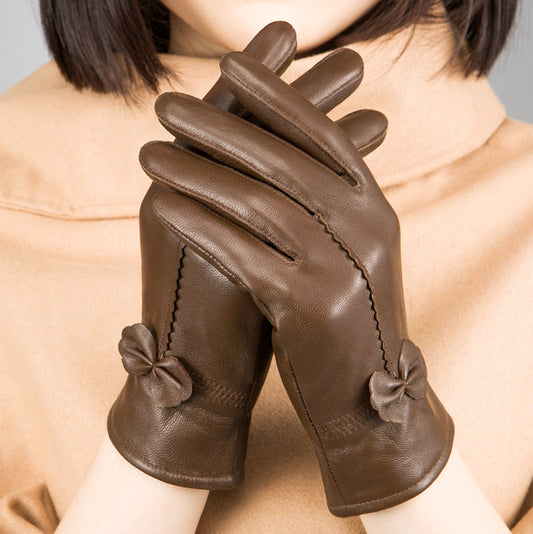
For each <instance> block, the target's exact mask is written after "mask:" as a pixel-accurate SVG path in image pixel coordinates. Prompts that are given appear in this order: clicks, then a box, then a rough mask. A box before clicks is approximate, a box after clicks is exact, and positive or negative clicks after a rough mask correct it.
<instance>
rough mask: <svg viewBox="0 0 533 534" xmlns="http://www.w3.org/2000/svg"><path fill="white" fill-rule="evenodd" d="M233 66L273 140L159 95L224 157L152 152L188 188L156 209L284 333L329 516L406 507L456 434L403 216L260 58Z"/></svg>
mask: <svg viewBox="0 0 533 534" xmlns="http://www.w3.org/2000/svg"><path fill="white" fill-rule="evenodd" d="M220 66H221V71H222V76H223V79H224V81H225V82H226V83H227V85H228V87H229V88H230V89H231V91H232V92H233V93H234V94H235V95H236V96H237V98H238V99H239V101H240V102H241V103H242V104H243V105H244V106H245V107H246V108H247V109H248V110H249V112H251V113H252V114H254V115H255V116H256V117H258V118H259V119H260V120H261V121H263V122H264V123H265V124H266V125H268V127H269V128H270V130H271V132H272V133H268V132H265V130H264V129H260V128H257V127H256V126H254V125H252V124H250V123H248V122H245V121H243V120H241V119H239V118H238V117H235V116H233V115H230V114H229V113H226V112H224V111H221V110H218V109H216V108H214V107H212V106H209V105H208V104H206V103H205V102H201V101H200V100H198V99H195V98H193V97H191V96H188V95H184V94H180V93H174V94H165V95H163V96H161V97H160V99H159V101H158V107H160V108H163V109H165V110H167V114H166V121H165V124H166V125H167V127H168V128H169V130H170V131H171V132H172V133H173V134H174V135H176V136H177V137H178V138H179V139H182V140H185V141H186V142H188V143H190V144H191V145H193V146H194V147H196V148H197V149H199V150H201V151H204V152H206V153H207V154H209V155H210V157H212V158H214V159H215V160H217V162H213V161H209V160H207V159H205V158H202V157H200V156H198V155H197V154H196V153H194V152H192V151H190V150H186V149H183V148H180V147H177V146H172V145H170V144H166V143H152V144H149V145H148V146H145V147H144V149H143V150H142V159H143V161H144V165H145V169H146V170H147V172H148V173H149V174H150V175H151V176H152V177H153V178H154V179H156V180H158V181H162V182H164V183H166V184H172V187H173V188H174V189H175V190H176V192H171V191H168V192H163V193H162V194H160V195H158V196H157V197H156V198H155V199H154V209H155V211H156V214H157V216H158V217H159V218H160V219H161V221H162V222H163V223H164V224H165V225H166V226H167V227H168V228H169V229H171V230H172V231H173V232H174V233H175V234H176V235H178V236H180V237H181V238H183V240H184V241H185V242H187V243H188V244H189V245H190V246H191V248H193V249H194V250H195V251H196V252H197V253H198V254H199V255H201V256H202V257H204V258H205V259H206V261H209V262H211V263H212V264H213V265H214V266H216V267H217V268H218V269H219V270H220V271H221V272H222V273H224V274H225V275H226V276H228V278H231V279H232V280H233V281H234V282H235V283H236V284H237V285H239V286H240V287H241V288H242V289H245V290H246V291H249V293H250V294H251V295H252V297H253V300H254V302H255V303H256V305H257V307H258V308H259V309H260V310H261V312H262V313H263V314H264V315H265V317H267V318H268V320H269V322H270V323H271V325H272V327H273V331H272V339H273V345H274V352H275V354H276V360H277V364H278V368H279V371H280V374H281V377H282V379H283V382H284V385H285V388H286V390H287V392H288V394H289V397H290V399H291V401H292V403H293V405H294V407H295V409H296V411H297V413H298V415H299V417H300V419H301V421H302V423H303V425H304V427H305V429H306V430H307V432H308V434H309V436H310V438H311V440H312V442H313V444H314V447H315V450H316V454H317V457H318V461H319V464H320V468H321V472H322V477H323V482H324V486H325V489H326V494H327V499H328V505H329V508H330V510H331V511H332V512H333V513H334V514H335V515H339V516H348V515H357V514H361V513H367V512H373V511H376V510H380V509H383V508H387V507H390V506H393V505H396V504H399V503H401V502H403V501H406V500H408V499H409V498H411V497H413V496H415V495H417V494H418V493H420V492H422V491H423V490H424V489H425V488H427V487H428V486H429V485H430V484H431V482H432V481H433V480H434V479H435V478H436V477H437V476H438V475H439V473H440V472H441V470H442V469H443V467H444V465H445V464H446V461H447V459H448V457H449V454H450V451H451V447H452V441H453V423H452V420H451V418H450V417H449V415H448V414H447V412H446V410H445V409H444V407H443V406H442V404H441V403H440V402H439V400H438V398H437V397H436V395H435V393H434V392H433V390H432V389H431V387H430V386H429V384H428V382H427V377H426V367H425V364H424V359H423V357H422V354H421V352H420V350H419V349H418V348H417V347H416V345H415V344H414V343H413V342H412V341H411V340H410V339H409V336H408V332H407V323H406V316H405V307H404V297H403V288H402V276H401V259H400V227H399V221H398V218H397V216H396V214H395V212H394V211H393V209H392V208H391V206H390V205H389V203H388V202H387V200H386V199H385V197H384V195H383V193H382V191H381V190H380V188H379V187H378V185H377V183H376V182H375V180H374V178H373V176H372V174H371V173H370V171H369V169H368V168H367V166H366V165H365V164H364V162H363V160H362V158H361V156H360V154H359V152H358V151H357V150H356V149H354V146H353V145H352V143H351V142H350V139H349V138H348V136H347V135H346V133H345V132H344V131H343V129H342V128H340V127H339V126H338V125H337V124H335V123H334V122H333V121H331V120H330V119H329V118H328V117H327V116H326V115H325V114H324V113H322V112H321V111H319V110H318V109H316V107H314V106H312V105H311V104H310V103H309V102H308V101H306V99H304V98H302V96H301V94H299V93H298V92H297V91H295V90H294V89H293V88H291V87H290V86H288V85H287V84H286V83H284V82H283V81H282V80H281V79H280V78H279V77H277V76H275V75H274V74H272V73H271V72H269V71H268V70H267V69H266V68H265V67H263V66H262V65H261V64H260V63H259V62H257V61H255V60H254V59H253V58H250V57H247V56H246V55H245V54H242V53H238V52H232V53H229V54H226V55H225V56H224V57H223V58H222V60H221V63H220ZM170 109H174V110H175V112H174V113H173V114H172V115H171V114H170V112H169V111H168V110H170ZM219 162H220V163H219ZM221 163H223V164H224V165H221Z"/></svg>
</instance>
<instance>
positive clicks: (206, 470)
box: [108, 22, 386, 489]
mask: <svg viewBox="0 0 533 534" xmlns="http://www.w3.org/2000/svg"><path fill="white" fill-rule="evenodd" d="M295 50H296V38H295V33H294V30H293V28H292V27H291V26H290V25H289V24H287V23H284V22H275V23H272V24H269V25H268V26H266V27H265V28H264V29H263V30H261V32H259V34H258V35H257V36H256V37H255V38H254V39H253V40H252V41H251V42H250V44H249V45H248V46H247V47H246V49H245V52H244V53H246V54H247V55H248V56H249V57H255V58H257V60H258V61H261V62H263V63H264V64H265V65H266V66H265V69H266V70H267V71H268V72H270V73H272V74H273V75H274V76H275V75H276V74H274V72H276V73H278V74H280V73H282V72H283V71H284V70H285V69H286V68H287V67H288V65H289V64H290V62H291V61H292V59H293V57H294V53H295ZM267 67H268V68H267ZM361 67H362V66H361V62H360V60H359V58H358V57H356V55H346V54H334V55H332V56H331V57H330V58H329V59H327V60H324V61H323V62H321V63H320V64H319V65H317V66H315V68H313V69H311V70H310V71H308V72H307V73H305V74H304V75H303V76H302V77H300V78H299V79H298V80H296V81H295V82H294V84H293V85H294V87H295V88H296V89H297V90H298V91H300V92H301V94H302V95H304V96H305V97H306V98H308V99H309V100H310V101H311V102H313V103H314V104H315V105H317V106H319V107H320V109H322V110H324V111H328V110H330V109H332V108H333V107H334V106H336V105H337V104H338V103H339V102H341V101H342V100H343V99H344V98H346V96H348V95H349V94H350V93H351V92H352V91H353V90H355V88H356V87H357V85H358V84H359V81H360V80H361V76H362V70H361ZM270 69H272V70H270ZM204 100H205V102H210V104H209V105H210V106H212V107H213V106H218V107H219V108H221V109H222V108H223V109H224V110H225V111H224V113H228V115H229V114H230V113H231V114H235V115H240V116H242V117H243V118H240V119H239V120H240V121H242V122H245V120H249V121H253V122H255V123H256V124H261V121H259V120H257V118H255V117H253V116H251V115H250V114H248V113H247V111H246V109H245V108H244V107H243V106H242V105H241V104H239V102H238V101H237V100H236V98H235V96H234V95H233V94H232V93H231V92H229V91H228V90H227V88H226V86H225V84H224V82H223V80H219V81H218V82H217V83H216V84H215V85H214V87H213V88H212V89H211V91H209V93H208V94H207V95H206V97H205V99H204ZM206 105H207V104H206ZM232 116H234V115H232ZM162 119H163V120H165V118H164V116H163V115H162ZM362 125H365V127H364V128H361V126H362ZM343 126H344V128H345V129H346V131H347V132H348V135H351V134H350V132H352V134H354V135H353V139H354V142H356V143H357V144H358V146H359V147H360V148H362V149H363V150H364V151H365V152H368V151H370V150H372V149H373V148H375V147H376V146H378V145H379V143H380V142H381V141H382V139H383V137H384V131H385V128H386V120H384V117H383V115H381V114H379V113H377V112H371V111H364V112H361V113H359V114H354V115H353V116H351V117H347V118H346V119H345V120H344V123H343ZM170 146H173V147H174V148H177V146H176V145H170ZM184 149H185V146H184V147H183V148H181V150H184ZM185 172H187V171H185ZM191 172H192V174H193V175H194V176H196V175H197V171H196V169H191ZM160 191H162V188H161V187H160V186H159V185H157V184H152V186H151V187H150V189H149V190H148V192H147V194H146V196H145V198H144V200H143V203H142V206H141V209H140V234H141V253H142V283H143V299H142V323H143V324H140V323H139V324H135V325H133V326H129V327H127V328H125V329H124V331H123V337H122V339H121V341H120V344H119V350H120V353H121V356H122V361H123V364H124V367H125V369H126V370H127V371H128V372H129V376H128V378H127V380H126V384H125V386H124V388H123V389H122V391H121V393H120V395H119V397H118V398H117V400H116V402H115V403H114V405H113V407H112V408H111V411H110V413H109V417H108V432H109V436H110V438H111V440H112V442H113V444H114V445H115V447H116V448H117V449H118V451H119V452H120V453H121V454H122V455H123V456H124V457H125V458H126V459H127V460H128V461H129V462H131V463H132V464H133V465H135V466H136V467H138V468H139V469H141V470H142V471H144V472H146V473H148V474H149V475H151V476H153V477H156V478H158V479H161V480H164V481H166V482H169V483H173V484H178V485H182V486H189V487H195V488H206V489H225V488H232V487H235V486H236V485H238V484H239V483H240V482H241V481H242V478H243V471H244V460H245V454H246V444H247V438H248V428H249V423H250V416H251V410H252V408H253V406H254V403H255V401H256V399H257V395H258V394H259V391H260V388H261V386H262V384H263V382H264V379H265V375H266V372H267V368H268V365H269V362H270V356H271V352H272V348H271V339H270V325H269V324H268V322H266V321H265V319H264V317H263V316H262V315H261V314H260V312H259V311H258V309H257V307H256V305H255V303H254V301H253V300H252V298H251V296H250V294H249V293H248V292H247V291H245V290H243V289H242V287H238V286H236V285H235V284H234V283H233V282H232V281H230V280H229V279H228V278H227V277H226V276H225V275H223V274H221V272H220V269H218V267H217V266H213V265H212V263H211V262H209V261H205V259H204V258H203V257H202V256H201V255H197V254H196V253H195V252H194V251H193V250H192V249H190V248H188V247H186V246H185V242H184V241H183V240H182V239H181V238H180V237H179V236H177V235H176V234H175V233H174V232H172V231H169V229H168V228H167V227H165V226H163V225H162V224H161V223H160V222H159V220H158V219H157V218H156V217H155V215H154V212H153V210H152V200H153V198H154V196H155V195H156V194H157V193H158V192H160ZM215 267H217V268H215Z"/></svg>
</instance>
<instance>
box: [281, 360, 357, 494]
mask: <svg viewBox="0 0 533 534" xmlns="http://www.w3.org/2000/svg"><path fill="white" fill-rule="evenodd" d="M283 357H284V358H285V359H286V360H287V363H288V364H289V369H290V370H291V375H292V379H293V380H294V383H295V385H296V390H297V391H298V397H299V398H300V402H301V403H302V406H303V408H304V410H305V415H306V416H307V419H309V422H310V423H311V426H312V427H313V431H314V432H315V435H316V437H317V438H318V441H319V443H320V448H321V449H322V454H323V455H324V460H325V462H326V465H327V466H328V471H329V474H330V475H331V478H332V479H333V482H334V483H335V486H336V488H337V491H338V492H339V495H340V496H341V499H342V500H343V502H344V503H345V504H348V503H347V502H346V499H345V498H344V495H343V494H342V491H341V488H340V486H339V483H338V482H337V479H336V478H335V475H334V474H333V469H332V468H331V465H330V463H329V460H328V457H327V455H326V451H325V447H324V444H323V443H322V438H321V437H320V434H319V433H318V430H317V427H316V425H315V423H314V421H313V419H312V418H311V415H310V413H309V410H308V409H307V405H306V404H305V400H304V397H303V395H302V391H301V390H300V385H299V384H298V380H297V379H296V374H295V372H294V369H293V367H292V363H291V361H290V359H289V358H288V357H287V356H286V355H285V353H283Z"/></svg>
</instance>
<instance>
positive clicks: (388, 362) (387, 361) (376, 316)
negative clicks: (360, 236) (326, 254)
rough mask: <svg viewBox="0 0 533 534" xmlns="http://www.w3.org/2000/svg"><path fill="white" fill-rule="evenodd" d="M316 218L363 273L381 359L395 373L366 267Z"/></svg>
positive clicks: (322, 219) (386, 367)
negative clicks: (388, 354)
mask: <svg viewBox="0 0 533 534" xmlns="http://www.w3.org/2000/svg"><path fill="white" fill-rule="evenodd" d="M316 216H317V219H318V220H319V221H320V223H321V224H322V226H323V227H324V229H325V230H326V232H327V233H328V234H329V235H330V236H331V237H332V239H333V240H334V241H335V242H336V243H337V244H338V245H339V247H340V248H341V249H342V250H344V252H346V254H347V255H348V257H349V258H350V259H351V260H352V262H353V263H354V265H355V267H356V268H357V269H359V270H360V271H361V274H362V275H363V277H364V279H365V280H366V283H367V289H368V293H369V295H370V302H371V303H372V310H373V311H374V321H375V322H376V330H377V332H378V336H379V341H380V343H381V351H382V359H383V361H384V366H385V369H387V370H388V371H392V372H394V373H395V374H396V371H395V369H394V367H393V363H392V361H391V360H390V359H389V358H388V357H387V347H386V345H385V340H384V339H383V327H382V325H381V321H380V318H379V313H378V307H377V304H376V301H375V300H374V288H373V286H372V283H371V282H370V276H369V274H368V273H367V272H366V269H365V268H364V265H362V264H360V262H359V260H358V259H357V257H356V256H355V254H353V253H352V251H351V250H350V249H349V247H348V246H347V245H346V244H345V243H344V241H343V240H342V239H341V238H340V237H339V236H338V235H337V234H336V233H335V231H334V230H332V229H331V228H330V227H329V225H328V223H327V221H326V220H325V219H324V217H323V216H322V215H321V214H320V213H317V214H316Z"/></svg>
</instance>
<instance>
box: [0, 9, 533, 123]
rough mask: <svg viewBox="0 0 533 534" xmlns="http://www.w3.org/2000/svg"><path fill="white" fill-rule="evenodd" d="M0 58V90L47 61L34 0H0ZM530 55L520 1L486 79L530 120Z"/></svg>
mask: <svg viewBox="0 0 533 534" xmlns="http://www.w3.org/2000/svg"><path fill="white" fill-rule="evenodd" d="M215 1H216V0H215ZM354 1H355V0H354ZM0 58H1V63H0V64H1V67H2V68H1V69H0V93H3V92H4V91H5V90H6V89H8V88H9V87H11V85H13V84H14V83H16V82H18V81H19V80H21V79H23V78H24V77H26V76H27V75H28V74H30V73H31V72H32V71H34V70H35V69H36V68H37V67H39V66H40V65H42V64H43V63H45V62H46V61H48V59H49V56H48V52H47V51H46V47H45V44H44V41H43V38H42V35H41V30H40V27H39V16H38V2H37V0H0ZM532 58H533V0H521V5H520V6H519V12H518V19H517V25H516V27H515V28H514V30H513V33H512V34H511V37H510V40H509V42H508V45H507V49H506V50H505V51H504V52H503V54H502V56H501V57H500V59H499V60H498V63H497V64H496V66H495V67H494V69H493V70H492V72H491V74H490V76H489V79H490V81H491V83H492V86H493V87H494V89H495V91H496V92H497V93H498V95H499V97H500V98H501V100H502V101H503V103H504V105H505V107H506V109H507V113H508V115H510V116H511V117H515V118H517V119H521V120H524V121H528V122H532V123H533V59H532Z"/></svg>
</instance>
